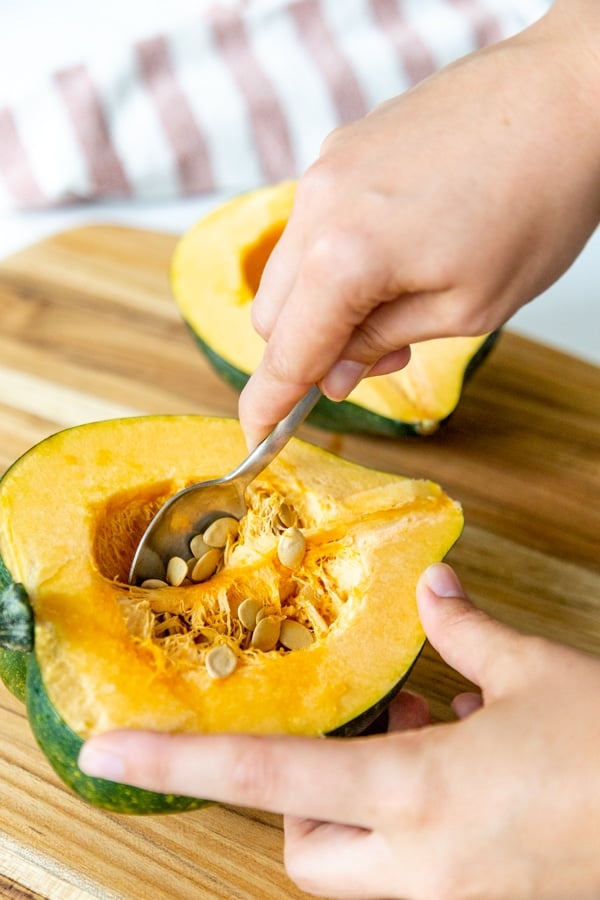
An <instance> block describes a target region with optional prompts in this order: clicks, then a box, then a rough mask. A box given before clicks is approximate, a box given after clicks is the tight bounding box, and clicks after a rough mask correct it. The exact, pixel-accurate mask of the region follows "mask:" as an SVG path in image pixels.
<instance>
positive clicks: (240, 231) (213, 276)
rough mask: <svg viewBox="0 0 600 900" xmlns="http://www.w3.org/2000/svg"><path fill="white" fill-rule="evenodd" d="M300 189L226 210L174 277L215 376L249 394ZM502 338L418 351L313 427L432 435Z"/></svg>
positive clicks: (188, 246)
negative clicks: (258, 314) (257, 302)
mask: <svg viewBox="0 0 600 900" xmlns="http://www.w3.org/2000/svg"><path fill="white" fill-rule="evenodd" d="M295 187H296V184H295V182H292V181H288V182H282V183H280V184H277V185H274V186H270V187H266V188H259V189H258V190H255V191H252V192H250V193H247V194H242V195H240V196H238V197H235V198H234V199H232V200H230V201H228V202H226V203H225V204H223V205H222V206H219V207H217V208H216V209H215V210H213V211H212V212H211V213H209V214H208V215H207V216H206V217H205V218H203V219H202V220H201V221H199V222H198V223H197V224H196V225H195V226H194V227H193V228H192V229H191V230H190V231H188V232H187V233H186V234H184V235H183V237H182V238H181V239H180V241H179V242H178V245H177V247H176V248H175V253H174V256H173V260H172V267H171V284H172V291H173V294H174V297H175V300H176V301H177V304H178V306H179V308H180V310H181V313H182V316H183V318H184V320H185V322H186V323H187V324H188V326H189V327H190V329H191V331H192V333H193V334H194V336H195V338H196V340H197V342H198V344H199V346H200V349H201V350H202V352H203V353H204V355H205V356H206V358H207V359H208V361H209V363H210V364H211V365H212V367H213V368H214V369H215V371H216V372H217V373H218V374H219V375H220V376H221V377H222V378H223V379H224V380H225V381H227V382H228V383H229V384H231V385H232V386H233V387H234V388H236V390H241V389H242V388H243V386H244V384H245V383H246V381H247V380H248V378H249V376H250V373H251V372H253V371H254V369H255V368H256V366H257V365H258V363H259V361H260V359H261V358H262V354H263V350H264V342H263V340H262V338H261V337H260V336H259V335H258V334H257V333H256V331H255V330H254V328H253V326H252V322H251V318H250V312H251V305H252V300H253V298H254V295H255V293H256V291H257V289H258V285H259V282H260V278H261V275H262V271H263V269H264V266H265V264H266V261H267V259H268V257H269V254H270V253H271V251H272V250H273V248H274V246H275V244H276V243H277V241H278V239H279V237H280V235H281V233H282V231H283V229H284V227H285V225H286V223H287V220H288V218H289V216H290V213H291V210H292V204H293V201H294V193H295ZM498 334H499V332H498V331H496V332H493V333H491V334H486V335H482V336H480V337H452V338H440V339H437V340H431V341H422V342H421V343H418V344H415V345H413V347H412V348H411V349H412V357H411V360H410V362H409V364H408V365H407V366H406V367H405V368H404V369H402V370H401V371H399V372H394V373H392V374H390V375H382V376H378V377H374V378H366V379H364V380H363V381H362V382H361V383H360V384H359V385H358V387H356V388H355V390H353V391H352V393H351V394H350V395H349V397H348V399H347V400H345V401H343V402H341V403H334V402H332V401H330V400H328V399H327V398H326V397H323V398H322V399H321V400H320V401H319V403H318V404H317V406H316V407H315V409H314V410H313V412H312V413H311V415H310V416H309V421H310V422H312V423H313V424H315V425H318V426H320V427H323V428H327V429H328V430H330V431H339V432H359V433H360V432H362V433H372V434H383V435H386V434H387V435H398V434H431V433H433V432H435V431H436V430H437V428H438V427H439V425H440V424H441V423H442V422H444V421H445V420H446V419H447V418H448V417H449V416H450V415H451V414H452V412H453V411H454V409H455V408H456V406H457V405H458V402H459V400H460V397H461V393H462V389H463V385H464V382H465V380H466V379H467V378H468V377H469V376H470V375H471V374H472V373H473V372H474V371H475V369H476V368H477V367H478V366H479V365H480V364H481V362H482V361H483V360H484V359H485V357H486V356H487V355H488V353H489V351H490V350H491V348H492V347H493V345H494V343H495V342H496V340H497V338H498Z"/></svg>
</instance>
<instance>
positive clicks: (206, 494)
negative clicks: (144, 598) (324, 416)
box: [129, 386, 321, 584]
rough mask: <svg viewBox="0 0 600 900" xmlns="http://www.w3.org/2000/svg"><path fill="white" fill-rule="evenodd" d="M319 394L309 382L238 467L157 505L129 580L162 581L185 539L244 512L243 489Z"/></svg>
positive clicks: (184, 552)
mask: <svg viewBox="0 0 600 900" xmlns="http://www.w3.org/2000/svg"><path fill="white" fill-rule="evenodd" d="M320 397H321V391H320V390H319V388H318V387H316V386H315V387H312V388H311V389H310V391H308V393H306V394H305V395H304V397H303V398H302V399H301V400H299V401H298V403H297V404H296V406H295V407H294V408H293V409H292V411H291V412H290V413H288V415H287V416H286V417H285V418H284V419H282V420H281V422H279V423H278V424H277V425H276V426H275V428H274V429H273V431H271V433H270V434H268V435H267V437H266V438H264V440H263V441H261V443H260V444H258V446H257V447H255V449H254V450H253V451H252V452H251V453H250V454H249V455H248V456H247V457H246V459H245V460H244V461H243V462H242V463H241V464H240V465H239V466H237V468H235V469H233V471H232V472H229V474H227V475H224V476H223V477H222V478H215V479H213V480H211V481H201V482H198V483H197V484H192V485H190V486H189V487H187V488H183V490H181V491H178V493H177V494H174V495H173V496H172V497H170V498H169V500H167V502H166V503H165V504H164V505H163V506H162V507H161V508H160V509H159V511H158V512H157V513H156V515H155V516H154V518H153V519H152V521H151V522H150V524H149V525H148V527H147V528H146V530H145V532H144V534H143V535H142V539H141V541H140V543H139V545H138V547H137V550H136V552H135V555H134V557H133V562H132V563H131V568H130V570H129V583H130V584H142V582H144V581H146V580H148V579H155V578H157V579H160V580H161V581H164V580H165V577H166V571H167V564H168V562H169V560H170V559H171V558H172V557H174V556H179V557H182V558H183V559H188V558H189V556H190V541H191V539H192V538H193V537H194V536H195V535H197V534H201V533H202V532H203V531H204V530H205V529H206V528H208V526H209V525H210V524H211V523H212V522H214V521H215V519H218V518H220V517H221V516H233V517H234V518H236V519H241V517H242V516H243V515H244V514H245V512H246V509H247V505H246V489H247V487H248V485H249V484H250V483H251V482H252V481H254V479H255V478H256V477H257V476H258V475H260V473H261V472H262V471H263V470H264V469H265V468H266V467H267V466H268V465H269V463H270V462H272V460H273V459H274V458H275V457H276V456H277V454H278V453H279V452H280V451H281V450H282V449H283V447H284V446H285V445H286V444H287V442H288V441H289V439H290V438H291V437H292V435H293V434H294V432H295V431H296V430H297V429H298V428H299V426H300V425H301V424H302V422H304V420H305V419H306V417H307V416H308V414H309V413H310V411H311V410H312V409H313V407H314V406H315V405H316V403H317V401H318V400H319V398H320Z"/></svg>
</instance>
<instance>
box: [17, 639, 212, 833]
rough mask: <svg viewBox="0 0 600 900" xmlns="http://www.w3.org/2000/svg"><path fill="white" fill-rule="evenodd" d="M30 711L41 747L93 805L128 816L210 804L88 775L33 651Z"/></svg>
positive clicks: (63, 776) (75, 738) (78, 742)
mask: <svg viewBox="0 0 600 900" xmlns="http://www.w3.org/2000/svg"><path fill="white" fill-rule="evenodd" d="M26 703H27V714H28V717H29V723H30V725H31V729H32V731H33V734H34V735H35V738H36V740H37V742H38V744H39V745H40V748H41V750H42V751H43V753H44V754H45V756H46V757H47V758H48V760H49V762H50V764H51V765H52V768H53V769H54V770H55V771H56V773H57V774H58V776H59V777H60V778H61V780H62V781H63V782H64V783H65V784H66V785H68V787H70V788H71V790H73V791H74V792H75V793H76V794H78V795H79V796H80V797H81V798H82V799H83V800H86V801H87V802H88V803H90V804H91V805H92V806H95V807H98V808H100V809H105V810H108V811H110V812H116V813H126V814H129V815H157V814H160V813H176V812H187V811H189V810H194V809H201V808H202V807H204V806H209V805H211V801H209V800H201V799H198V798H196V797H184V796H180V795H178V794H160V793H157V792H155V791H147V790H144V789H143V788H136V787H131V786H129V785H125V784H117V783H116V782H114V781H108V780H106V779H104V778H92V777H91V776H89V775H85V774H84V773H83V772H82V771H81V769H80V768H79V766H78V764H77V760H78V758H79V751H80V750H81V747H82V746H83V741H82V739H81V738H80V737H79V735H77V734H75V732H74V731H73V730H72V729H71V728H70V727H69V726H68V725H67V723H66V722H65V721H64V719H62V718H61V716H60V715H59V714H58V712H57V711H56V709H55V708H54V706H53V704H52V703H51V701H50V699H49V697H48V694H47V692H46V689H45V687H44V683H43V681H42V676H41V672H40V668H39V665H38V662H37V660H36V658H35V656H34V655H33V654H32V655H31V657H30V659H29V664H28V666H27V700H26Z"/></svg>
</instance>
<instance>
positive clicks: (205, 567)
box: [186, 548, 223, 581]
mask: <svg viewBox="0 0 600 900" xmlns="http://www.w3.org/2000/svg"><path fill="white" fill-rule="evenodd" d="M222 557H223V554H222V553H221V551H220V550H217V549H216V548H213V549H212V550H207V551H206V553H204V554H203V555H202V556H201V557H200V559H199V560H198V561H197V562H196V565H195V566H194V568H193V569H192V571H191V574H190V578H191V579H192V581H206V579H207V578H210V576H211V575H214V574H215V572H216V571H217V566H218V565H219V563H220V562H221V559H222ZM186 568H187V567H186Z"/></svg>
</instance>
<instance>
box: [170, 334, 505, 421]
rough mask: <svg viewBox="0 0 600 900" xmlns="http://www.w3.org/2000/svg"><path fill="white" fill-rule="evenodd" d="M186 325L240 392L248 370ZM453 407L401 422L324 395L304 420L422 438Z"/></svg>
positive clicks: (484, 351)
mask: <svg viewBox="0 0 600 900" xmlns="http://www.w3.org/2000/svg"><path fill="white" fill-rule="evenodd" d="M186 325H187V326H188V328H189V329H190V331H191V332H192V335H193V336H194V339H195V341H196V343H197V344H198V346H199V347H200V350H201V351H202V353H203V354H204V356H205V357H206V359H207V360H208V362H209V363H210V365H211V366H212V368H213V369H214V371H215V372H216V373H217V375H219V376H220V377H221V378H222V379H223V381H225V382H227V384H229V385H231V387H233V388H234V389H235V390H236V391H238V393H239V392H240V391H241V390H242V388H243V387H244V385H245V384H246V382H247V381H248V379H249V378H250V375H249V373H248V372H244V371H242V369H238V368H237V367H236V366H234V365H233V363H230V362H228V361H227V360H226V359H223V357H222V356H220V355H219V354H218V353H217V352H216V351H215V350H213V349H212V347H211V346H210V345H209V344H207V343H206V341H205V340H204V338H202V337H200V335H199V334H198V333H197V332H196V331H195V330H194V327H193V325H192V324H191V323H190V322H187V321H186ZM500 332H501V329H498V330H497V331H493V332H492V333H491V334H489V335H488V337H487V338H486V339H485V341H484V342H483V343H482V345H481V346H480V347H479V349H478V350H477V352H476V353H475V354H474V355H473V356H472V357H471V359H470V360H469V364H468V365H467V367H466V369H465V372H464V375H463V381H462V385H461V390H460V392H459V397H458V398H457V405H458V400H459V399H460V393H461V392H462V388H463V387H464V385H465V384H466V382H467V381H468V379H469V378H470V377H471V375H473V373H474V372H475V371H476V369H478V368H479V366H480V365H481V364H482V363H483V361H484V360H485V358H486V357H487V356H488V354H489V353H490V351H491V350H492V347H493V346H494V345H495V343H496V341H497V340H498V338H499V336H500ZM455 409H456V407H455V408H454V409H453V410H451V412H450V413H448V415H447V416H445V417H444V418H443V419H440V420H439V421H438V422H430V421H428V422H426V423H424V422H420V421H417V422H403V421H401V420H400V419H391V418H388V417H387V416H382V415H380V414H379V413H375V412H373V411H372V410H370V409H367V407H365V406H359V404H357V403H352V402H350V401H349V400H342V401H341V402H335V401H333V400H329V399H328V398H327V397H321V399H320V400H319V402H318V403H317V405H316V406H315V408H314V409H313V410H312V412H311V413H310V414H309V416H308V419H307V422H308V423H309V424H310V425H315V426H316V427H317V428H322V429H324V430H326V431H335V432H337V433H341V434H373V435H380V436H382V437H400V436H403V435H413V436H414V435H417V436H419V437H421V436H423V435H427V434H432V433H433V432H434V431H435V430H436V429H437V427H438V426H440V425H443V424H444V422H447V421H448V419H449V418H450V416H451V415H452V413H453V412H454V411H455Z"/></svg>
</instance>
